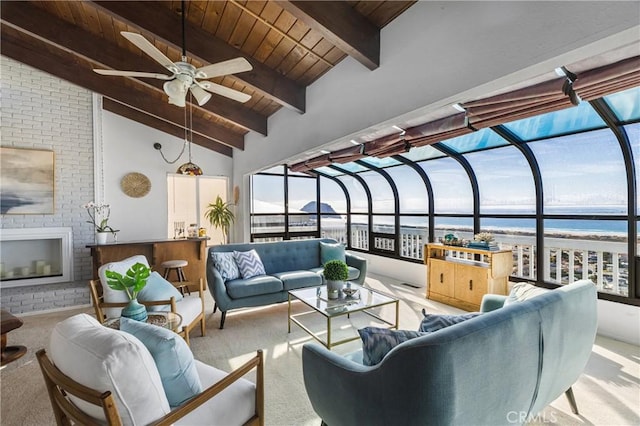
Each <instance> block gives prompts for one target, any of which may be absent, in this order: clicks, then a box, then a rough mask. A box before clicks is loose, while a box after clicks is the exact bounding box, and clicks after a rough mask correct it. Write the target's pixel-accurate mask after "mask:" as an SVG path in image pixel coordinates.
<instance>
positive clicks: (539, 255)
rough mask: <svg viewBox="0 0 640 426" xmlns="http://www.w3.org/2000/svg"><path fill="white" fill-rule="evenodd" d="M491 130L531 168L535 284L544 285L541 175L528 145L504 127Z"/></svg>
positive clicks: (495, 127)
mask: <svg viewBox="0 0 640 426" xmlns="http://www.w3.org/2000/svg"><path fill="white" fill-rule="evenodd" d="M491 130H493V131H494V132H496V133H497V134H499V135H500V136H502V137H503V138H504V139H505V140H506V141H507V142H509V143H510V144H511V145H513V146H514V147H516V148H517V149H518V150H519V151H520V152H521V153H522V155H524V158H525V159H526V160H527V162H528V163H529V167H530V168H531V174H532V175H533V184H534V187H535V191H536V265H537V269H536V282H537V283H538V284H544V273H542V271H544V267H545V262H546V260H545V256H544V188H543V186H542V174H541V173H540V166H539V165H538V160H537V159H536V156H535V155H534V154H533V151H531V148H529V145H527V144H526V143H524V142H523V141H522V140H521V139H520V138H519V137H517V136H516V135H514V134H513V133H512V132H511V131H510V130H509V129H507V128H506V127H504V126H502V125H499V126H494V127H491Z"/></svg>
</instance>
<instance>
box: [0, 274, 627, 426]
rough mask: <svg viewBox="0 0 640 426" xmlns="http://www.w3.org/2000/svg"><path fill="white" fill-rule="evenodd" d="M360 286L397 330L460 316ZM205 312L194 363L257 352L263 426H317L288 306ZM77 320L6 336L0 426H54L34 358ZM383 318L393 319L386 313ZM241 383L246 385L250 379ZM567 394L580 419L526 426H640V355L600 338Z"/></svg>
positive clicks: (386, 282) (45, 320)
mask: <svg viewBox="0 0 640 426" xmlns="http://www.w3.org/2000/svg"><path fill="white" fill-rule="evenodd" d="M367 284H368V285H369V286H371V287H373V288H376V289H380V290H382V291H385V292H387V293H391V294H394V295H396V296H397V297H399V298H400V299H401V303H400V327H401V328H404V329H414V330H415V329H416V328H417V327H418V324H419V322H420V319H421V317H422V314H421V312H420V311H421V309H422V308H423V307H426V308H427V310H429V311H430V312H436V313H454V312H460V311H458V310H457V309H455V308H452V307H450V306H446V305H442V304H439V303H437V302H432V301H430V300H427V299H425V297H424V289H416V288H413V287H409V286H407V285H404V284H402V283H398V282H395V281H393V280H391V279H388V278H385V277H370V278H368V279H367ZM206 304H207V313H208V316H207V327H208V329H207V336H206V337H204V338H203V337H200V336H199V331H198V329H196V330H194V332H193V333H192V335H191V337H192V339H191V349H192V350H193V353H194V355H195V357H196V358H197V359H199V360H201V361H203V362H206V363H208V364H211V365H213V366H215V367H217V368H220V369H223V370H226V371H230V370H232V369H234V368H236V367H238V366H239V365H240V364H242V363H243V362H244V361H246V360H247V359H248V358H249V357H251V355H252V354H253V353H254V352H255V350H256V349H260V348H261V349H263V350H264V354H265V418H266V422H265V423H266V425H276V426H289V425H291V426H294V425H295V426H298V425H314V426H319V424H320V419H319V418H318V416H317V415H316V414H315V413H314V411H313V409H312V408H311V404H310V402H309V400H308V398H307V395H306V392H305V389H304V383H303V380H302V361H301V350H302V345H303V344H304V343H307V342H310V341H313V339H311V338H310V337H309V336H308V335H307V334H306V333H305V332H304V331H303V330H301V329H300V328H299V327H297V326H296V325H295V324H292V329H291V333H288V332H287V304H286V303H283V304H277V305H272V306H268V307H262V308H254V309H245V310H238V311H235V312H233V311H232V312H230V313H229V314H228V315H227V320H226V324H225V329H224V330H219V329H218V325H219V320H220V313H219V312H218V313H216V314H215V315H212V314H211V311H212V308H213V301H212V300H211V298H210V296H209V295H208V294H207V301H206ZM302 309H303V306H302V305H301V304H300V303H297V304H294V310H295V311H299V310H302ZM386 309H388V308H386ZM79 312H86V313H89V314H93V309H91V308H82V309H74V310H69V311H64V312H56V313H49V314H44V315H33V316H23V317H22V319H23V320H24V322H25V324H24V326H23V327H21V328H20V329H18V330H15V331H13V332H11V334H10V335H9V344H22V345H25V346H27V347H28V353H27V355H25V356H24V357H23V358H21V359H20V360H18V361H16V362H14V363H12V364H9V365H7V366H5V367H4V368H3V369H2V370H1V375H0V379H1V388H0V391H1V393H0V404H1V412H0V413H1V414H0V415H1V417H0V424H2V425H3V426H8V425H34V426H35V425H38V426H40V425H53V424H55V421H54V418H53V415H52V411H51V406H50V403H49V400H48V396H47V393H46V389H45V387H44V382H43V379H42V375H41V372H40V370H39V367H38V363H37V361H36V360H35V352H36V350H37V349H40V348H43V347H44V348H46V347H47V345H48V339H49V334H50V332H51V328H52V327H53V326H54V325H55V324H56V323H57V322H58V321H60V320H62V319H64V318H67V317H69V316H71V315H74V314H76V313H79ZM383 313H384V314H385V315H388V314H392V312H391V311H388V310H387V311H383ZM313 317H314V316H311V318H310V319H309V321H310V322H309V326H310V327H312V328H314V329H317V330H321V329H322V327H323V324H324V323H323V321H322V318H321V317H320V316H317V318H315V319H314V318H313ZM364 317H365V316H362V317H358V316H352V319H351V320H350V321H349V322H346V321H345V322H343V323H342V324H338V325H337V327H336V328H338V329H340V332H341V333H346V334H348V333H355V328H354V326H355V327H360V326H362V325H364V324H363V323H362V321H363V318H364ZM305 318H306V317H305ZM367 318H368V317H367ZM354 335H355V334H354ZM359 346H360V344H359V341H354V342H350V343H347V344H344V345H341V346H338V347H336V348H334V351H335V352H337V353H347V352H351V351H354V350H356V349H358V348H359ZM509 362H517V360H505V368H508V364H509ZM248 377H249V378H250V379H252V376H248ZM573 389H574V394H575V397H576V400H577V403H578V407H579V409H580V410H581V415H580V416H575V415H573V414H571V411H570V409H569V406H568V404H567V402H566V400H565V399H564V396H563V397H561V398H559V399H558V400H556V401H555V402H554V403H553V404H551V405H550V406H549V407H547V408H546V409H545V410H544V411H543V412H542V413H541V414H539V415H538V416H537V417H536V418H533V419H530V420H531V422H530V424H535V425H547V424H557V425H637V424H640V348H638V347H637V346H632V345H628V344H625V343H622V342H618V341H615V340H611V339H608V338H605V337H600V336H599V337H598V338H597V341H596V345H595V346H594V351H593V355H592V357H591V359H590V361H589V364H588V365H587V368H586V371H585V374H583V376H582V377H581V378H580V380H579V381H578V383H576V385H575V386H574V387H573Z"/></svg>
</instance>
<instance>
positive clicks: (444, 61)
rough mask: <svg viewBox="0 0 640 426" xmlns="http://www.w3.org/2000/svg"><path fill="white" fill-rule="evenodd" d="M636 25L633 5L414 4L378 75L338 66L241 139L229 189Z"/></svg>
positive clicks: (390, 32) (503, 83)
mask: <svg viewBox="0 0 640 426" xmlns="http://www.w3.org/2000/svg"><path fill="white" fill-rule="evenodd" d="M639 24H640V16H639V14H638V5H637V2H431V1H428V2H427V1H424V2H418V3H416V4H414V5H413V6H411V8H410V9H409V10H408V11H406V12H405V13H403V14H402V15H400V16H399V17H398V18H397V19H395V20H394V21H393V22H392V23H391V24H389V25H388V26H387V27H385V28H384V29H383V30H382V31H381V52H380V56H381V60H380V63H381V65H380V67H379V68H378V69H376V70H374V71H369V70H368V69H367V68H366V67H364V66H362V65H361V64H359V63H358V62H356V61H355V60H353V59H351V58H346V59H345V60H344V61H342V62H341V63H340V64H338V65H337V66H336V67H335V68H334V69H333V70H332V71H331V72H329V73H327V74H325V75H324V76H323V77H322V78H320V79H319V80H318V81H316V82H315V83H314V84H312V85H311V86H309V87H308V88H307V110H306V112H305V113H304V114H302V115H301V114H298V113H296V112H293V111H291V110H288V109H286V108H282V109H280V110H279V111H278V112H277V113H275V114H274V115H272V116H271V117H270V118H269V129H268V131H269V134H268V136H266V137H265V136H261V135H258V134H256V133H255V132H250V133H249V134H247V136H246V138H245V146H246V148H245V150H244V151H239V150H234V160H233V162H234V167H233V174H234V176H233V185H241V186H240V187H241V188H242V190H243V194H246V193H247V191H248V186H247V185H246V182H247V181H246V180H244V182H245V184H244V185H243V176H246V175H247V174H250V173H253V172H256V171H259V170H261V169H264V168H265V167H268V166H272V165H275V164H281V163H283V162H285V161H286V160H287V159H289V158H292V157H295V156H296V155H297V154H299V153H301V152H305V151H314V150H315V151H316V152H317V151H318V150H319V149H320V147H322V146H323V145H326V144H330V143H333V142H336V141H340V140H348V139H350V138H353V137H357V136H358V135H359V134H366V133H367V132H368V131H370V129H377V128H383V127H388V123H389V122H390V121H392V120H394V119H395V118H397V117H402V118H406V117H413V116H414V115H416V114H424V113H426V112H429V111H434V110H438V109H440V108H441V107H443V106H448V105H451V104H453V103H455V102H461V101H464V100H467V99H472V98H474V97H478V96H483V95H486V94H487V93H489V92H491V91H493V90H497V89H500V88H504V87H507V86H509V85H510V84H513V83H515V82H518V81H526V80H528V79H530V78H532V77H534V76H538V75H540V74H543V73H546V72H551V71H553V70H554V68H556V67H558V66H560V65H563V64H567V63H572V62H575V61H578V60H580V59H584V58H588V57H591V56H593V55H597V54H599V53H602V52H605V51H608V50H610V49H611V48H613V47H615V46H618V45H621V44H627V43H630V42H632V41H636V42H638V41H639V39H640V30H639V29H638V27H637V26H638V25H639ZM453 112H455V111H454V110H452V113H453ZM385 123H387V124H385ZM246 200H247V199H245V201H246ZM247 220H248V218H246V217H245V218H244V223H240V224H238V226H237V227H236V228H237V229H236V230H235V231H236V232H237V234H236V238H237V239H247V238H248V236H247V235H246V229H248V225H247V224H246V221H247ZM243 234H245V235H243Z"/></svg>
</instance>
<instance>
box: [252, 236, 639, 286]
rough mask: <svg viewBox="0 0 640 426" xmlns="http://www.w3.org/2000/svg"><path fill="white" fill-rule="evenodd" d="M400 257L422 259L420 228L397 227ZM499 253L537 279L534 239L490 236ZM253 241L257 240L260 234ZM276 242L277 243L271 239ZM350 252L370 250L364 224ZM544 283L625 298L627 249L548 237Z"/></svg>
mask: <svg viewBox="0 0 640 426" xmlns="http://www.w3.org/2000/svg"><path fill="white" fill-rule="evenodd" d="M399 231H400V232H399V241H398V244H399V247H398V251H399V255H400V257H404V258H408V259H417V260H421V259H422V250H423V246H424V244H425V243H427V242H428V237H427V235H428V231H427V230H426V229H424V228H415V227H400V229H399ZM444 233H445V231H444V230H439V229H437V230H436V232H435V234H436V238H438V237H440V236H442V235H443V234H444ZM456 233H457V235H458V237H459V238H462V239H472V238H473V233H472V232H469V231H456ZM320 234H321V236H322V237H323V238H333V239H335V240H336V241H339V242H341V243H343V244H346V243H347V228H346V226H344V225H337V226H336V225H333V224H332V225H331V226H324V225H323V226H322V227H321V232H320ZM494 235H495V239H496V241H497V242H498V244H499V245H500V247H502V248H511V249H512V250H513V272H512V273H511V275H512V276H513V277H518V278H524V279H530V280H535V279H536V277H537V274H538V265H537V262H536V249H537V248H536V238H535V236H534V235H524V234H515V233H514V234H508V233H505V234H494ZM256 237H257V238H254V239H255V240H256V241H265V239H260V238H259V234H257V235H256ZM269 240H272V241H273V240H276V238H269ZM393 243H394V241H393V240H390V239H388V238H384V237H376V238H375V239H374V249H375V250H376V251H378V252H380V251H382V252H384V251H389V252H393ZM351 247H353V248H357V249H361V250H369V231H368V226H367V225H365V224H353V225H352V226H351ZM544 260H545V261H544V268H543V271H542V273H543V278H544V281H546V282H551V283H556V284H568V283H571V282H574V281H577V280H581V279H590V280H591V281H593V282H594V283H595V284H596V286H597V288H598V291H602V292H606V293H613V294H619V295H622V296H627V295H628V290H629V289H628V274H629V260H628V255H627V243H626V242H624V241H607V240H605V239H603V238H601V239H593V238H586V237H585V238H581V237H580V236H577V235H575V236H574V235H567V236H566V237H564V236H563V237H560V236H558V237H546V238H545V249H544Z"/></svg>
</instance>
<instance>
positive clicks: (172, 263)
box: [160, 260, 189, 296]
mask: <svg viewBox="0 0 640 426" xmlns="http://www.w3.org/2000/svg"><path fill="white" fill-rule="evenodd" d="M188 264H189V262H187V261H186V260H166V261H164V262H162V263H161V264H160V266H162V267H163V268H164V279H165V280H168V279H169V274H170V273H171V271H176V276H177V277H178V282H181V283H182V282H184V281H187V279H186V278H185V276H184V270H183V269H182V268H184V267H185V266H187V265H188ZM176 287H177V288H178V290H180V293H182V295H183V296H184V290H185V287H186V286H185V285H177V286H176ZM187 291H188V288H187Z"/></svg>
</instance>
